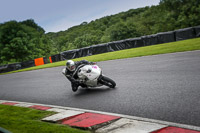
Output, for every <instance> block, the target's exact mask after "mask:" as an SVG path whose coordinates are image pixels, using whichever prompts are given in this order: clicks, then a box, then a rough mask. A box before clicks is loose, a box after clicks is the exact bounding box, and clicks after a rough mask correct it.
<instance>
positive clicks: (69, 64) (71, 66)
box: [66, 60, 76, 71]
mask: <svg viewBox="0 0 200 133" xmlns="http://www.w3.org/2000/svg"><path fill="white" fill-rule="evenodd" d="M66 67H67V69H68V70H69V71H75V69H76V66H75V63H74V61H72V60H68V61H67V63H66Z"/></svg>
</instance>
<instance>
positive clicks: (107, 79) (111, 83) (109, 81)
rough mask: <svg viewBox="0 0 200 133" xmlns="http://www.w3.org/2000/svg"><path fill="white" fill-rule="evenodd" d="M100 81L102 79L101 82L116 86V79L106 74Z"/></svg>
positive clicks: (111, 86) (112, 86)
mask: <svg viewBox="0 0 200 133" xmlns="http://www.w3.org/2000/svg"><path fill="white" fill-rule="evenodd" d="M100 81H101V82H100V83H101V84H103V85H105V86H108V87H110V88H115V86H116V83H115V81H113V80H112V79H110V78H108V77H105V76H102V77H101V80H100Z"/></svg>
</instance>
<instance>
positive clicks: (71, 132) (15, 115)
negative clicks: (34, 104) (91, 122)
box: [0, 105, 89, 133]
mask: <svg viewBox="0 0 200 133" xmlns="http://www.w3.org/2000/svg"><path fill="white" fill-rule="evenodd" d="M52 114H54V112H49V111H40V110H35V109H30V108H23V107H16V106H9V105H0V127H2V128H4V129H6V130H8V131H10V132H13V133H89V131H84V130H79V129H75V128H71V127H69V126H65V125H61V124H53V123H48V122H43V121H41V119H42V118H44V117H45V116H49V115H52Z"/></svg>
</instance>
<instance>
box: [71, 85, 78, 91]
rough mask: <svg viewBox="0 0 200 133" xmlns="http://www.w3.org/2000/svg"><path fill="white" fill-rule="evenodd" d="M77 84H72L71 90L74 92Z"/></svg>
mask: <svg viewBox="0 0 200 133" xmlns="http://www.w3.org/2000/svg"><path fill="white" fill-rule="evenodd" d="M78 86H79V85H77V84H72V90H73V92H76V91H77V90H78Z"/></svg>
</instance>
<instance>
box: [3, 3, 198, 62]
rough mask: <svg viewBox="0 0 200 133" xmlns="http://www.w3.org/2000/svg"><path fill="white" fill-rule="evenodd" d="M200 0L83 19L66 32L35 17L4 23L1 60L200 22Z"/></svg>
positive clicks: (31, 57) (23, 59) (29, 57)
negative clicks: (39, 22) (48, 30)
mask: <svg viewBox="0 0 200 133" xmlns="http://www.w3.org/2000/svg"><path fill="white" fill-rule="evenodd" d="M199 14H200V0H161V1H160V3H159V5H157V6H151V7H144V8H138V9H130V10H129V11H126V12H121V13H119V14H116V15H111V16H105V17H103V18H100V19H97V20H95V21H91V22H90V23H87V22H83V23H81V24H80V25H78V26H74V27H71V28H69V29H68V30H66V31H61V32H57V33H47V34H45V31H44V29H43V28H42V27H40V26H38V25H37V24H36V23H35V22H34V20H31V19H30V20H26V21H23V22H16V21H9V22H6V23H3V24H0V49H1V53H0V56H1V58H0V61H1V64H2V63H8V62H21V61H26V60H30V59H34V58H37V57H42V56H49V55H53V54H57V53H59V52H62V51H65V50H70V49H77V48H82V47H87V46H91V45H94V44H100V43H106V42H111V41H116V40H122V39H127V38H134V37H139V36H143V35H150V34H155V33H158V32H165V31H171V30H176V29H180V28H186V27H191V26H197V25H200V15H199Z"/></svg>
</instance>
